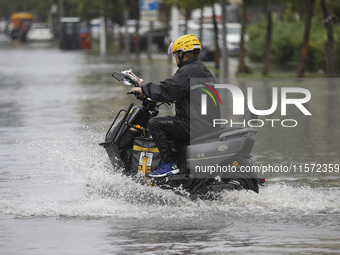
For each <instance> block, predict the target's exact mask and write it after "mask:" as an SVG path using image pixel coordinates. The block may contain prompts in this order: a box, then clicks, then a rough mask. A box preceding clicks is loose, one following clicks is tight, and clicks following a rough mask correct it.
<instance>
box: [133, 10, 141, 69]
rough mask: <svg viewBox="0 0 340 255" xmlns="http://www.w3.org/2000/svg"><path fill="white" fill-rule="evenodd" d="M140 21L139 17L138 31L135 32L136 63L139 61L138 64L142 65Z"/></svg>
mask: <svg viewBox="0 0 340 255" xmlns="http://www.w3.org/2000/svg"><path fill="white" fill-rule="evenodd" d="M139 21H140V19H139V17H138V19H137V22H136V31H135V38H134V42H135V53H136V61H137V63H138V64H139V63H140V47H139V46H140V45H139Z"/></svg>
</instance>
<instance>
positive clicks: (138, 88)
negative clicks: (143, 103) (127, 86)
mask: <svg viewBox="0 0 340 255" xmlns="http://www.w3.org/2000/svg"><path fill="white" fill-rule="evenodd" d="M136 93H138V95H139V96H140V97H142V96H144V94H143V92H142V88H141V87H134V88H132V89H131V90H130V91H129V94H136Z"/></svg>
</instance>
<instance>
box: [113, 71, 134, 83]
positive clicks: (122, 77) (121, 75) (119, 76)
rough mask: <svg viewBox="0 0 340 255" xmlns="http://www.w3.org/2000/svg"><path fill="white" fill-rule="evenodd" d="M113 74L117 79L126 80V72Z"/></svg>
mask: <svg viewBox="0 0 340 255" xmlns="http://www.w3.org/2000/svg"><path fill="white" fill-rule="evenodd" d="M112 76H113V78H115V79H116V80H117V81H124V80H125V74H123V73H122V72H113V74H112ZM129 85H131V84H129Z"/></svg>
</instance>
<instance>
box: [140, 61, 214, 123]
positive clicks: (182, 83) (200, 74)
mask: <svg viewBox="0 0 340 255" xmlns="http://www.w3.org/2000/svg"><path fill="white" fill-rule="evenodd" d="M193 78H204V79H205V82H207V80H209V81H210V82H213V83H215V82H216V81H215V78H214V76H213V75H212V74H211V72H210V71H209V70H208V68H207V67H206V66H205V65H204V64H203V63H202V62H201V61H199V60H198V59H197V58H194V59H189V60H187V61H185V62H183V63H182V64H181V65H180V68H179V69H178V70H177V71H176V73H175V74H174V75H173V76H172V77H171V78H169V79H166V80H164V81H161V82H159V83H147V84H144V85H143V86H142V91H143V93H144V94H145V95H146V96H147V97H149V98H151V99H152V100H154V101H158V102H171V101H176V104H175V105H176V107H175V110H176V116H177V117H180V118H182V119H187V120H188V121H189V120H190V79H193ZM199 112H200V108H199V109H197V113H196V112H193V111H191V113H192V115H196V114H197V116H191V118H199V117H200V116H198V115H199V114H200V113H199Z"/></svg>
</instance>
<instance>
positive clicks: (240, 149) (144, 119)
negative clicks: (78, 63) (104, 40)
mask: <svg viewBox="0 0 340 255" xmlns="http://www.w3.org/2000/svg"><path fill="white" fill-rule="evenodd" d="M112 76H113V77H114V78H115V79H116V80H118V81H120V82H123V83H124V84H126V85H133V86H136V87H138V86H140V85H141V83H142V81H143V80H142V79H140V78H139V77H138V76H136V75H135V74H134V73H133V72H132V70H131V69H130V70H124V71H119V72H114V73H113V74H112ZM128 94H129V93H128ZM135 96H136V97H137V99H139V100H140V102H141V105H136V106H134V105H133V103H131V104H130V105H129V107H128V108H127V109H122V110H120V111H119V112H118V114H117V116H116V117H115V119H114V120H113V122H112V124H111V126H110V128H109V130H108V131H107V133H106V136H105V141H104V142H102V143H100V145H101V146H103V147H104V148H105V149H106V152H107V154H108V156H109V158H110V161H111V163H112V165H113V167H114V169H116V170H120V171H122V173H123V174H125V175H127V176H131V177H132V178H133V179H135V180H136V181H137V182H139V183H142V184H145V185H149V186H158V187H161V188H163V189H172V190H174V191H178V190H180V189H181V190H184V191H185V192H187V193H188V194H190V197H192V198H197V197H205V198H206V197H209V196H210V194H212V193H216V192H221V191H224V190H242V189H245V190H252V191H254V192H256V193H258V192H259V185H260V186H261V185H263V183H264V182H265V179H264V178H261V176H260V174H259V173H258V172H256V171H241V170H242V169H243V170H244V169H248V170H249V169H254V168H252V166H254V163H253V161H252V156H251V151H252V149H253V146H254V143H255V140H254V139H253V138H252V136H253V135H254V134H256V133H257V130H256V129H254V128H243V127H224V128H220V129H218V130H214V131H213V132H210V133H206V134H204V135H201V136H199V137H197V138H194V139H191V141H190V144H186V145H184V146H183V145H182V146H177V147H176V146H175V145H174V147H173V150H174V154H175V155H176V160H177V162H178V163H177V165H178V167H179V169H180V172H179V173H178V174H174V175H169V176H166V177H159V178H151V177H149V176H148V174H149V173H150V172H152V171H154V170H156V168H157V167H158V165H159V164H160V155H159V151H158V148H157V147H156V145H155V143H154V141H153V139H152V136H151V134H150V132H149V130H148V121H149V120H150V119H151V118H153V117H155V116H157V115H158V113H159V111H158V109H159V107H160V106H161V105H169V104H170V103H164V102H155V101H153V100H151V99H150V98H147V97H145V96H143V97H142V96H140V95H139V94H136V93H135ZM198 166H199V167H198ZM197 170H199V172H198V173H197ZM202 173H204V174H202Z"/></svg>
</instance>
